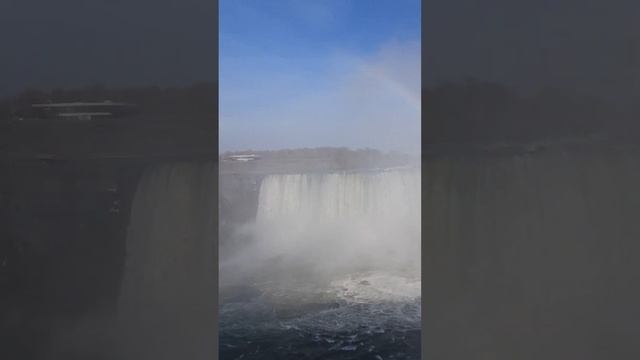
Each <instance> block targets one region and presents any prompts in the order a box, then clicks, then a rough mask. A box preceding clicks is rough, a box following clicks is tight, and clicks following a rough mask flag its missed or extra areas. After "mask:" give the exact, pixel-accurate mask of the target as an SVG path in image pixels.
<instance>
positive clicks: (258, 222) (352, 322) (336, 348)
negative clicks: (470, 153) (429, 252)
mask: <svg viewBox="0 0 640 360" xmlns="http://www.w3.org/2000/svg"><path fill="white" fill-rule="evenodd" d="M420 199H421V197H420V171H419V169H402V170H387V171H376V172H359V173H358V172H353V173H346V172H343V173H325V174H315V173H314V174H280V175H269V176H267V177H265V178H264V179H263V180H262V183H261V185H260V191H259V200H258V209H257V214H256V219H255V223H253V224H251V225H250V226H248V227H246V228H244V230H243V231H245V232H247V231H248V232H249V233H250V235H251V238H252V241H251V242H250V243H249V244H247V245H246V247H245V248H244V249H243V250H241V251H238V252H237V253H236V254H235V255H234V256H229V258H228V259H223V258H221V259H220V284H221V347H222V348H221V351H222V352H221V356H222V357H221V358H234V357H237V356H243V354H245V355H247V354H248V353H246V352H243V351H240V350H237V348H238V347H242V346H245V345H242V344H243V342H242V341H243V340H244V341H248V340H247V339H248V338H246V337H244V336H246V334H248V333H255V331H262V332H267V331H266V330H265V329H264V327H265V326H266V327H268V328H271V329H272V331H274V333H277V332H278V331H284V332H286V331H298V332H299V333H298V334H297V335H296V336H293V335H291V336H292V337H291V339H290V340H291V341H300V339H301V338H300V337H299V336H303V337H304V336H308V337H309V339H308V341H312V342H314V343H316V346H317V347H319V348H323V349H324V352H316V353H314V354H311V353H309V354H306V353H305V354H298V355H294V354H291V353H289V352H279V350H277V349H274V348H273V347H272V348H271V350H267V349H265V348H266V345H265V346H263V348H262V350H261V351H263V352H265V353H264V354H262V356H263V357H260V356H257V355H256V356H249V358H266V357H265V356H272V357H274V356H275V357H279V358H290V357H291V358H296V356H298V357H297V358H314V356H332V358H336V359H341V358H344V356H347V358H359V357H360V356H365V357H366V356H370V357H371V356H373V357H372V358H376V357H375V356H381V357H384V358H386V357H385V356H391V355H390V354H394V353H398V352H399V353H402V352H404V353H405V357H404V358H419V328H420V260H421V258H420V250H421V246H420V245H421V244H420V224H421V222H420ZM241 284H252V288H253V291H255V293H254V296H255V297H254V298H253V299H252V300H250V301H249V300H248V298H245V299H243V300H237V301H236V300H226V299H233V298H234V295H233V294H232V292H233V291H232V290H225V289H237V288H238V287H240V286H242V285H241ZM240 319H244V320H240ZM258 319H260V320H258ZM260 324H261V325H260ZM265 324H269V325H265ZM261 326H262V327H263V328H262V330H257V329H258V328H260V327H261ZM249 329H251V330H249ZM292 329H293V330H292ZM396 331H400V332H402V333H397V334H396V333H395V332H396ZM407 331H408V332H409V333H410V335H407ZM305 334H306V335H305ZM340 334H341V335H340ZM392 334H393V335H392ZM265 336H266V335H265ZM265 336H263V338H264V337H265ZM341 336H342V337H341ZM278 337H279V338H280V339H283V338H287V335H283V334H280V335H278ZM296 339H298V340H296ZM400 339H404V340H402V341H406V342H407V343H411V344H413V345H411V346H409V345H406V344H405V345H402V346H401V345H399V344H401V343H402V342H401V340H400ZM251 341H252V342H253V341H256V339H253V340H251ZM396 341H397V342H396ZM323 344H324V345H323ZM402 344H404V343H402ZM225 346H228V347H229V348H230V349H236V350H237V351H236V352H233V351H231V350H229V352H228V353H225V352H224V351H226V350H225V349H226V348H225ZM403 346H404V347H403ZM408 347H411V349H408ZM376 349H377V350H376ZM256 351H257V349H256ZM268 351H270V352H268ZM310 351H311V350H310ZM314 351H315V350H314ZM412 351H413V355H409V354H410V353H411V352H412ZM334 352H335V353H334ZM251 354H253V353H251ZM349 354H351V355H349ZM348 356H352V357H348ZM354 356H355V357H354ZM394 356H395V355H394Z"/></svg>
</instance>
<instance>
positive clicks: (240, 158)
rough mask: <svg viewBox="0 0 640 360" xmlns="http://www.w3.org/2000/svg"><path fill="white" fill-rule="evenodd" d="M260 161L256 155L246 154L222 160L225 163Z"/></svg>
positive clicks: (230, 156)
mask: <svg viewBox="0 0 640 360" xmlns="http://www.w3.org/2000/svg"><path fill="white" fill-rule="evenodd" d="M257 159H260V157H259V156H258V155H255V154H246V155H229V156H226V157H225V158H223V160H225V161H242V162H247V161H254V160H257Z"/></svg>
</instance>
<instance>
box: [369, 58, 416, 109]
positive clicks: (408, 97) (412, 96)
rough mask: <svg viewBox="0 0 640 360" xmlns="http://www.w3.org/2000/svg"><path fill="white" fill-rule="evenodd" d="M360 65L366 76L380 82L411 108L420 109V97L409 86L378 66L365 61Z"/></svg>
mask: <svg viewBox="0 0 640 360" xmlns="http://www.w3.org/2000/svg"><path fill="white" fill-rule="evenodd" d="M362 67H363V69H364V72H365V74H366V75H367V76H369V77H371V78H373V79H375V80H377V81H379V82H380V83H382V84H383V85H384V86H385V87H386V88H387V89H389V90H391V91H392V92H393V93H395V94H396V95H398V96H399V97H401V98H402V99H404V100H405V101H406V102H407V103H408V104H409V105H411V106H412V107H413V108H415V109H417V110H418V111H419V110H420V109H421V98H420V94H419V93H416V92H415V91H412V90H411V89H410V88H409V87H407V86H406V85H405V84H403V83H402V82H400V81H398V80H396V79H395V78H394V77H393V76H391V75H390V74H389V73H388V72H387V71H385V70H384V69H383V68H381V67H379V66H371V65H368V64H366V63H362ZM416 76H420V74H417V75H416Z"/></svg>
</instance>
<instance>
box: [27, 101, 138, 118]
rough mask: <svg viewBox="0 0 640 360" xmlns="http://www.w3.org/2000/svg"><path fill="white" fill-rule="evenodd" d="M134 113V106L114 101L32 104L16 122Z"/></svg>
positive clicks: (104, 116) (106, 116) (111, 116)
mask: <svg viewBox="0 0 640 360" xmlns="http://www.w3.org/2000/svg"><path fill="white" fill-rule="evenodd" d="M134 111H135V106H134V105H131V104H127V103H120V102H112V101H102V102H65V103H41V104H32V105H31V107H30V108H29V109H25V110H24V111H22V113H21V114H19V115H18V117H17V119H16V120H19V121H20V120H26V119H55V120H70V121H91V120H96V119H103V118H115V117H123V116H126V115H129V114H131V113H133V112H134Z"/></svg>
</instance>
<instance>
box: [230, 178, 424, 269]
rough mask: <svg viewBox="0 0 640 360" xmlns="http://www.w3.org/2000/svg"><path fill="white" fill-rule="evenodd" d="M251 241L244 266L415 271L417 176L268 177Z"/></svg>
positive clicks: (417, 258) (417, 259) (417, 261)
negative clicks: (266, 263) (275, 263)
mask: <svg viewBox="0 0 640 360" xmlns="http://www.w3.org/2000/svg"><path fill="white" fill-rule="evenodd" d="M254 238H255V243H254V247H253V248H251V249H250V251H249V254H250V255H247V256H248V258H247V257H245V258H243V259H242V260H241V262H242V263H243V264H247V263H254V264H255V263H258V264H259V263H260V261H262V260H267V259H275V258H277V259H280V261H282V262H291V263H297V264H298V265H300V266H301V267H303V268H305V269H309V270H310V271H313V272H315V273H327V272H331V271H334V270H335V271H341V270H345V271H347V270H355V269H378V270H380V269H395V270H397V269H408V268H410V269H412V270H413V271H415V272H417V271H419V268H420V171H419V170H417V169H409V170H389V171H379V172H362V173H346V172H345V173H326V174H279V175H270V176H267V177H265V178H264V179H263V181H262V183H261V186H260V192H259V199H258V209H257V216H256V222H255V235H254ZM249 259H250V260H249Z"/></svg>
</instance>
